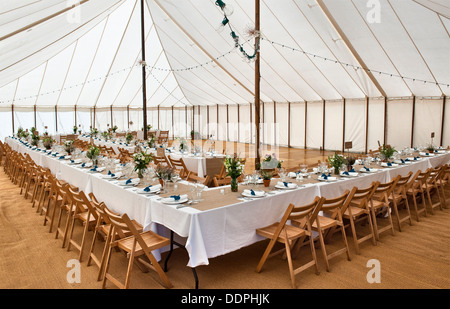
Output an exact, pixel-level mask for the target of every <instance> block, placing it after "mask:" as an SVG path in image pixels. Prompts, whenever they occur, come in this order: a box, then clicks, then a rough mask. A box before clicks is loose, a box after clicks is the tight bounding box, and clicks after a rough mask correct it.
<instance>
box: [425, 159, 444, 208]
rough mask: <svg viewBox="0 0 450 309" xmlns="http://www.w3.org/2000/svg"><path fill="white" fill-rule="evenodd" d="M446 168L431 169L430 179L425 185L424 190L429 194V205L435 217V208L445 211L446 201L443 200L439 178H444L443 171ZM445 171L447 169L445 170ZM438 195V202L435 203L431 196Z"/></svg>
mask: <svg viewBox="0 0 450 309" xmlns="http://www.w3.org/2000/svg"><path fill="white" fill-rule="evenodd" d="M443 168H444V166H442V165H441V166H440V167H437V168H430V173H429V175H428V179H427V180H426V182H425V183H424V184H423V189H424V190H425V191H426V193H427V198H428V203H429V205H430V212H431V214H432V215H434V208H439V209H440V210H444V207H443V205H444V203H445V200H443V199H442V196H441V192H440V190H439V186H438V181H439V178H441V177H442V171H443ZM444 169H445V168H444ZM433 194H437V196H438V202H436V203H433V200H432V197H431V195H433Z"/></svg>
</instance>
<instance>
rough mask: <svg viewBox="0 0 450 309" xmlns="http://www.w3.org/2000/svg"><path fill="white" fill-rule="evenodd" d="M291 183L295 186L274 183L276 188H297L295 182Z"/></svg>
mask: <svg viewBox="0 0 450 309" xmlns="http://www.w3.org/2000/svg"><path fill="white" fill-rule="evenodd" d="M291 185H295V186H289V185H288V186H287V187H286V186H285V185H279V184H276V185H275V188H277V189H282V190H293V189H297V188H298V186H297V184H295V183H291Z"/></svg>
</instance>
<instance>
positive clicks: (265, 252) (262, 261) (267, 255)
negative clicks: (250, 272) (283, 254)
mask: <svg viewBox="0 0 450 309" xmlns="http://www.w3.org/2000/svg"><path fill="white" fill-rule="evenodd" d="M275 242H276V240H274V239H271V240H270V242H269V245H268V246H267V248H266V250H265V251H264V253H263V256H262V257H261V260H260V261H259V263H258V266H256V272H258V273H259V272H260V271H261V269H262V267H263V265H264V263H265V262H266V260H267V258H268V257H269V254H270V252H271V251H272V249H273V246H274V245H275Z"/></svg>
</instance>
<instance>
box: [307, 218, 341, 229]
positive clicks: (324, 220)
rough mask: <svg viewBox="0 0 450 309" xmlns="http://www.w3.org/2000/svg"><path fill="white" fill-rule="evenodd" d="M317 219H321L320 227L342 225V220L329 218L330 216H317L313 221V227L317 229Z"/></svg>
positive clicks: (326, 227)
mask: <svg viewBox="0 0 450 309" xmlns="http://www.w3.org/2000/svg"><path fill="white" fill-rule="evenodd" d="M317 220H319V223H320V227H321V228H322V229H328V228H330V227H333V226H336V225H342V224H341V222H339V221H337V220H334V219H331V218H328V217H323V216H317V219H316V221H314V222H313V224H312V227H313V228H314V229H317Z"/></svg>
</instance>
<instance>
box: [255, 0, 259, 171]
mask: <svg viewBox="0 0 450 309" xmlns="http://www.w3.org/2000/svg"><path fill="white" fill-rule="evenodd" d="M259 11H260V8H259V0H255V30H256V31H258V32H259V30H260V20H259ZM257 40H258V38H256V39H255V50H256V61H255V134H256V140H255V143H256V147H255V169H259V162H260V153H259V144H260V142H259V122H260V119H259V111H260V109H259V107H260V72H259V69H260V62H259V56H260V55H259V54H260V52H259V50H257V47H258V46H257V44H258V41H257Z"/></svg>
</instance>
